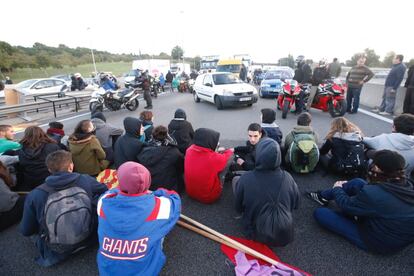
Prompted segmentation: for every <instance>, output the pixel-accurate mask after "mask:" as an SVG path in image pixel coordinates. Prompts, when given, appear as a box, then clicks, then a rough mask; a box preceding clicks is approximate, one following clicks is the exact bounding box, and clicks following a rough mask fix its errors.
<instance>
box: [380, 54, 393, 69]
mask: <svg viewBox="0 0 414 276" xmlns="http://www.w3.org/2000/svg"><path fill="white" fill-rule="evenodd" d="M394 57H395V52H393V51H391V52H388V53H387V54H386V55H385V57H384V60H383V61H382V66H383V67H391V66H392V60H393V59H394Z"/></svg>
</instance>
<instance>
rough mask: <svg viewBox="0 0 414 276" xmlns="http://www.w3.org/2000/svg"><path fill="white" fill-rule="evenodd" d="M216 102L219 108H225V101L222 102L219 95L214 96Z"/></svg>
mask: <svg viewBox="0 0 414 276" xmlns="http://www.w3.org/2000/svg"><path fill="white" fill-rule="evenodd" d="M214 104H215V105H216V107H217V110H222V109H223V103H222V102H221V100H220V97H219V96H215V97H214Z"/></svg>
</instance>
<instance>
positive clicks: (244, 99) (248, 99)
mask: <svg viewBox="0 0 414 276" xmlns="http://www.w3.org/2000/svg"><path fill="white" fill-rule="evenodd" d="M251 99H252V98H251V97H246V98H240V99H239V101H241V102H247V101H250V100H251Z"/></svg>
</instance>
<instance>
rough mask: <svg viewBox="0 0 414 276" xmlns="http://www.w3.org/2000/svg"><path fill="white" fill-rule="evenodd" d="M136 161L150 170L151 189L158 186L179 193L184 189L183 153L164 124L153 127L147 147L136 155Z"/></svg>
mask: <svg viewBox="0 0 414 276" xmlns="http://www.w3.org/2000/svg"><path fill="white" fill-rule="evenodd" d="M138 162H139V163H140V164H142V165H144V166H145V167H146V168H147V169H148V170H149V171H150V172H151V179H152V180H151V188H150V189H151V190H153V191H154V190H156V189H158V188H160V187H163V188H166V189H168V190H175V191H177V192H179V193H181V192H182V191H183V190H184V179H183V174H184V155H183V154H182V153H181V152H180V150H179V149H178V147H177V143H176V142H175V141H174V139H173V138H171V137H170V136H169V135H168V129H167V128H166V127H165V126H157V127H156V128H154V130H153V132H152V139H151V140H150V141H149V143H148V147H145V148H144V149H143V150H142V151H141V153H140V154H139V155H138Z"/></svg>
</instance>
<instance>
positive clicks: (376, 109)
mask: <svg viewBox="0 0 414 276" xmlns="http://www.w3.org/2000/svg"><path fill="white" fill-rule="evenodd" d="M372 112H375V113H378V112H380V110H379V109H378V108H374V109H373V110H372Z"/></svg>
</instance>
